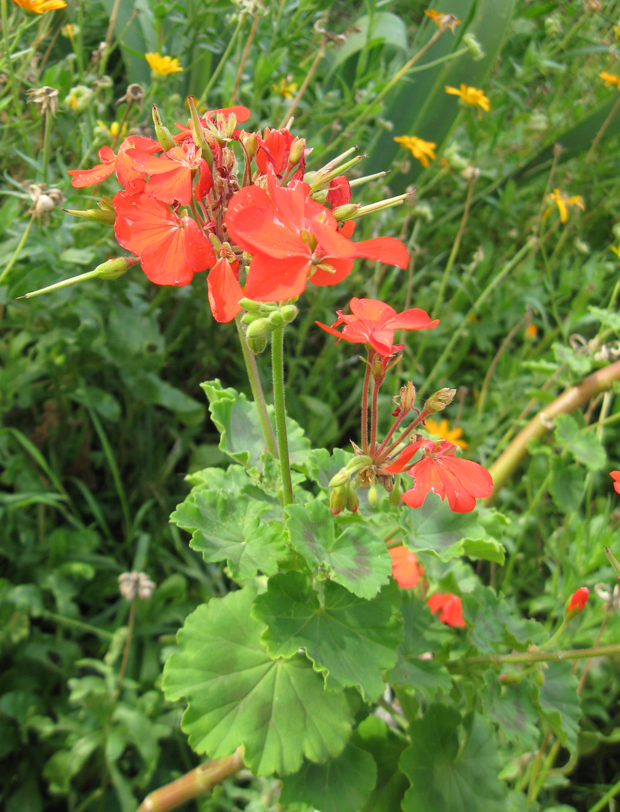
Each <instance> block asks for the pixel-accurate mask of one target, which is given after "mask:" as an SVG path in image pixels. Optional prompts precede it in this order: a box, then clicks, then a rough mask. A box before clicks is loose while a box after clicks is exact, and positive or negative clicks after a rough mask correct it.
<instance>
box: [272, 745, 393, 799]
mask: <svg viewBox="0 0 620 812" xmlns="http://www.w3.org/2000/svg"><path fill="white" fill-rule="evenodd" d="M376 783H377V765H376V764H375V760H374V758H373V757H372V756H371V755H370V753H367V752H366V751H365V750H360V749H359V748H358V747H355V746H354V745H353V744H348V745H347V746H346V748H345V750H344V751H343V753H342V754H341V755H340V756H338V758H336V759H331V760H330V761H327V762H325V763H324V764H304V766H303V767H302V769H301V770H300V771H299V772H298V773H296V774H295V775H292V776H289V777H287V778H285V779H284V781H283V783H282V793H281V795H280V803H282V804H283V805H284V806H285V807H286V808H287V809H288V808H292V809H299V808H302V809H305V808H306V807H307V806H310V807H312V808H313V809H317V810H320V812H358V810H359V809H360V808H361V807H362V806H363V805H364V803H365V802H366V801H367V800H368V796H369V795H370V793H371V791H372V790H373V788H374V786H375V784H376Z"/></svg>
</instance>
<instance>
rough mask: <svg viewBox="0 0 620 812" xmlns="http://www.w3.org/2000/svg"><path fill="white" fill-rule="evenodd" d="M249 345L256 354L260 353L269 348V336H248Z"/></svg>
mask: <svg viewBox="0 0 620 812" xmlns="http://www.w3.org/2000/svg"><path fill="white" fill-rule="evenodd" d="M247 343H248V347H249V348H250V349H251V350H252V352H253V353H254V355H260V354H261V352H264V351H265V350H266V348H267V336H259V337H258V338H248V339H247Z"/></svg>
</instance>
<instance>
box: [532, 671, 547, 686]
mask: <svg viewBox="0 0 620 812" xmlns="http://www.w3.org/2000/svg"><path fill="white" fill-rule="evenodd" d="M534 682H535V683H536V685H538V687H539V688H542V687H543V685H544V684H545V675H544V674H543V672H542V671H541V670H540V669H538V670H536V671H534Z"/></svg>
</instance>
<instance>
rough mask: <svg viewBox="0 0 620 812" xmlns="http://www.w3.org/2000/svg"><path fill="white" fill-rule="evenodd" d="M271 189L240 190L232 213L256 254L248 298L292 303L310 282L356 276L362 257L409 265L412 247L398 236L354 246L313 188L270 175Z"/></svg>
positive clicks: (244, 243) (232, 230) (236, 235)
mask: <svg viewBox="0 0 620 812" xmlns="http://www.w3.org/2000/svg"><path fill="white" fill-rule="evenodd" d="M268 190H269V193H267V192H265V191H264V189H261V188H260V187H258V186H246V187H244V188H243V189H240V190H239V191H238V192H237V193H236V194H235V195H234V196H233V197H232V198H231V200H230V203H229V204H228V210H227V212H226V219H225V223H226V228H227V229H228V233H229V235H230V236H231V237H232V239H233V240H234V241H235V242H236V243H237V245H239V246H240V247H241V248H243V250H244V251H247V252H248V253H249V254H251V255H252V262H251V265H250V270H249V272H248V277H247V281H246V285H245V295H246V296H247V297H248V298H250V299H255V300H257V301H263V302H265V301H267V302H268V301H279V300H282V299H292V298H294V297H295V296H299V295H300V294H301V293H303V291H304V290H305V288H306V284H307V282H308V279H309V278H310V279H311V281H312V282H313V283H314V284H315V285H335V284H337V283H338V282H340V281H342V280H343V279H344V278H345V277H346V276H347V275H348V274H349V273H350V271H351V269H352V267H353V260H354V259H355V258H356V257H366V258H368V259H375V260H378V261H379V262H385V263H388V264H390V265H398V266H399V267H401V268H406V267H407V264H408V261H409V254H408V252H407V249H406V248H405V246H404V245H403V244H402V243H401V242H400V241H399V240H396V239H394V238H393V237H378V238H376V239H373V240H364V241H362V242H359V243H354V242H351V241H350V240H348V239H347V238H346V237H344V236H343V235H342V234H340V233H338V223H337V222H336V219H335V217H334V216H333V214H332V213H331V212H330V211H329V209H327V208H325V206H321V204H320V203H316V202H315V201H314V200H312V198H310V197H309V196H308V195H309V193H310V187H309V186H308V184H306V183H301V182H295V183H294V184H293V185H292V186H287V187H285V188H281V187H279V186H277V183H276V178H275V176H274V175H273V174H270V175H269V177H268Z"/></svg>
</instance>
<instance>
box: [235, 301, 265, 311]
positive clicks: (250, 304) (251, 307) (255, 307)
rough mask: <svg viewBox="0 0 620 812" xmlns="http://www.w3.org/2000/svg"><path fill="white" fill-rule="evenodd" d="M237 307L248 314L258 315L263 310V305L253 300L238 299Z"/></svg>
mask: <svg viewBox="0 0 620 812" xmlns="http://www.w3.org/2000/svg"><path fill="white" fill-rule="evenodd" d="M239 305H240V307H242V308H243V309H244V310H248V311H249V312H250V313H260V312H261V311H262V309H263V303H262V302H255V301H254V300H253V299H239Z"/></svg>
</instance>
